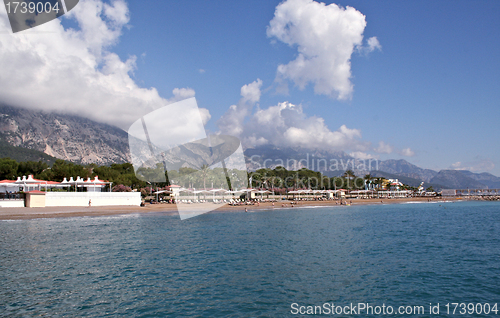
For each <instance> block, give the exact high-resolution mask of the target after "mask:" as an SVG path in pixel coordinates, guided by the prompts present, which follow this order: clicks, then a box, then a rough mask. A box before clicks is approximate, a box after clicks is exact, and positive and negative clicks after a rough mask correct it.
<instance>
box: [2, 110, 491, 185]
mask: <svg viewBox="0 0 500 318" xmlns="http://www.w3.org/2000/svg"><path fill="white" fill-rule="evenodd" d="M0 139H1V140H2V141H4V144H6V143H8V144H9V145H11V146H16V147H21V148H27V149H31V150H36V151H40V152H42V153H44V154H47V155H50V156H52V157H55V158H59V159H64V160H68V161H73V162H77V163H81V164H89V163H96V164H99V165H107V164H111V163H123V162H130V153H129V147H128V135H127V133H126V132H125V131H123V130H121V129H120V128H117V127H114V126H110V125H106V124H102V123H97V122H94V121H92V120H89V119H86V118H83V117H78V116H71V115H63V114H54V113H45V112H39V111H32V110H25V109H20V108H14V107H9V106H0ZM8 149H9V150H8ZM2 152H3V153H2ZM40 155H42V154H40ZM6 156H12V148H8V147H7V146H6V145H5V146H4V147H2V148H0V157H6ZM245 157H246V159H247V167H248V169H249V170H256V169H259V168H263V167H266V168H274V167H276V166H279V165H284V166H285V167H286V168H288V169H300V168H303V167H305V168H308V169H311V170H316V171H321V172H323V173H324V174H325V175H327V176H330V177H332V176H339V175H341V174H343V173H344V172H345V171H346V170H353V171H354V172H355V174H356V175H358V176H364V175H365V174H367V173H370V174H371V175H372V176H374V177H385V178H399V179H400V180H401V181H402V182H403V183H406V184H409V185H411V186H418V185H419V184H420V183H421V182H422V181H424V182H425V184H424V186H426V187H428V186H431V185H432V186H433V187H434V188H435V189H441V188H455V189H458V188H460V189H466V188H490V189H491V188H500V178H499V177H496V176H494V175H492V174H490V173H473V172H470V171H464V170H441V171H434V170H430V169H423V168H420V167H418V166H416V165H413V164H411V163H409V162H408V161H406V160H403V159H401V160H393V159H391V160H385V161H377V160H374V159H373V160H366V161H363V160H358V159H355V158H353V157H351V156H349V155H347V154H346V153H344V152H341V151H336V152H328V151H322V150H314V151H311V150H305V149H301V148H296V149H295V148H278V147H275V146H270V145H266V146H260V147H257V148H249V149H246V150H245Z"/></svg>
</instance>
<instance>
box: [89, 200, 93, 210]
mask: <svg viewBox="0 0 500 318" xmlns="http://www.w3.org/2000/svg"><path fill="white" fill-rule="evenodd" d="M91 206H92V199H89V208H90V207H91Z"/></svg>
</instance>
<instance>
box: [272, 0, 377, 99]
mask: <svg viewBox="0 0 500 318" xmlns="http://www.w3.org/2000/svg"><path fill="white" fill-rule="evenodd" d="M365 27H366V20H365V16H364V15H363V14H362V13H361V12H359V11H357V10H356V9H354V8H352V7H346V8H342V7H340V6H338V5H336V4H330V5H326V4H324V3H319V2H315V1H313V0H287V1H284V2H282V3H281V4H279V5H278V6H277V7H276V10H275V13H274V17H273V19H272V20H271V21H270V23H269V26H268V28H267V35H268V36H269V37H273V38H276V39H278V40H280V41H282V42H284V43H286V44H288V45H290V46H297V50H298V55H297V57H296V59H295V60H293V61H290V62H289V63H288V64H281V65H279V66H278V70H277V77H276V80H277V82H278V83H280V85H279V87H278V89H279V91H280V92H287V88H286V83H284V82H285V80H286V79H289V80H292V81H293V82H294V83H295V85H297V86H298V87H299V88H300V89H303V88H305V86H306V85H307V84H308V83H313V84H314V92H315V93H317V94H324V95H329V96H332V97H335V98H338V99H349V98H351V95H352V92H353V85H352V83H351V80H350V79H351V62H350V60H351V55H352V53H353V51H354V50H358V49H359V48H360V47H361V46H362V42H363V32H364V29H365ZM377 48H378V49H380V48H381V46H380V43H379V42H378V40H377V38H375V37H373V38H370V39H369V40H368V48H367V50H371V51H373V50H375V49H377Z"/></svg>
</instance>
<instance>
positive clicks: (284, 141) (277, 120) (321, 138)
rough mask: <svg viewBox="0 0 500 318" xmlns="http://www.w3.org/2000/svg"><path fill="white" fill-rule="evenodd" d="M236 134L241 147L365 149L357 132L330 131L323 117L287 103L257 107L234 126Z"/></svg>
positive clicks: (231, 110)
mask: <svg viewBox="0 0 500 318" xmlns="http://www.w3.org/2000/svg"><path fill="white" fill-rule="evenodd" d="M232 107H233V106H232ZM233 112H234V109H233V108H231V109H230V110H229V111H228V113H229V114H233ZM227 131H228V130H226V132H227ZM229 131H230V130H229ZM223 132H224V130H223ZM238 132H239V134H238V136H240V138H241V140H242V143H243V145H244V146H245V147H252V146H260V145H264V144H272V145H275V146H279V147H302V148H306V149H325V150H346V149H353V150H358V151H361V150H365V149H367V147H368V144H367V143H366V142H363V141H362V140H361V137H362V135H361V131H360V130H358V129H351V128H348V127H346V126H345V125H342V126H340V128H339V129H338V130H336V131H332V130H330V129H329V128H328V126H327V125H326V124H325V121H324V119H323V118H321V117H316V116H311V117H308V116H307V115H306V114H305V113H304V112H303V111H302V107H301V106H300V105H294V104H292V103H289V102H283V103H279V104H278V105H275V106H271V107H268V108H267V109H260V108H258V109H257V110H256V111H255V113H253V114H250V115H249V120H248V122H245V123H243V124H242V125H239V126H238Z"/></svg>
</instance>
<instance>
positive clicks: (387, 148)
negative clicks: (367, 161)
mask: <svg viewBox="0 0 500 318" xmlns="http://www.w3.org/2000/svg"><path fill="white" fill-rule="evenodd" d="M373 150H374V151H375V152H377V153H386V154H390V153H392V152H393V150H394V147H392V146H391V145H389V144H387V143H385V142H383V141H380V142H379V143H378V147H377V148H375V149H373Z"/></svg>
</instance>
